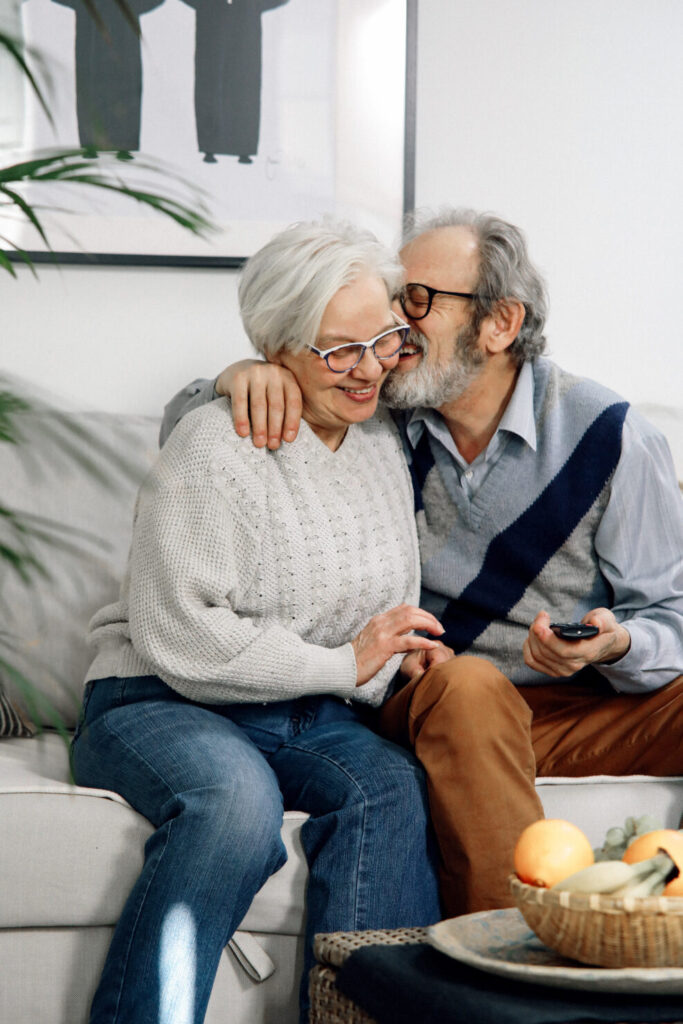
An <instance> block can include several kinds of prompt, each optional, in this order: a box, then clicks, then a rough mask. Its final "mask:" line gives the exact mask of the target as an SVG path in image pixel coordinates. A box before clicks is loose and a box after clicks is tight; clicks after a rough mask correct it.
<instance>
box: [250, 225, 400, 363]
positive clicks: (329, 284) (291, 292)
mask: <svg viewBox="0 0 683 1024" xmlns="http://www.w3.org/2000/svg"><path fill="white" fill-rule="evenodd" d="M401 273H402V269H401V265H400V263H399V261H398V258H397V257H396V256H394V255H393V254H392V253H391V252H390V250H389V249H387V248H385V246H383V245H382V244H381V243H380V242H379V241H378V240H377V239H376V238H375V236H374V235H373V234H372V233H371V232H370V231H366V230H364V229H362V228H358V227H355V226H354V225H353V224H349V223H347V222H339V221H332V220H329V221H328V220H325V221H311V222H307V223H300V224H293V225H292V226H291V227H288V228H286V229H285V230H284V231H281V232H280V233H279V234H277V235H275V237H274V238H271V240H270V241H269V242H267V243H266V245H264V246H263V248H261V249H259V250H258V252H256V253H254V255H253V256H251V257H250V258H249V259H248V260H247V262H246V263H245V265H244V268H243V270H242V274H241V277H240V283H239V291H238V295H239V304H240V313H241V316H242V323H243V324H244V329H245V331H246V332H247V336H248V337H249V340H250V341H251V343H252V345H253V346H254V348H255V349H256V350H257V351H258V352H260V353H261V354H262V355H265V356H267V355H273V354H274V353H276V352H281V351H282V350H283V349H288V350H289V351H291V352H299V351H301V350H302V349H304V348H305V347H306V345H314V344H315V342H316V338H317V335H318V330H319V328H320V321H321V320H322V318H323V314H324V312H325V308H326V307H327V304H328V302H329V301H330V299H332V298H333V296H334V295H336V293H337V292H338V291H339V289H340V288H343V287H344V286H345V285H348V284H351V283H352V282H353V281H355V280H356V279H357V278H359V277H361V276H364V275H365V274H370V275H373V276H375V277H379V278H381V279H382V280H383V281H384V283H385V285H386V287H387V292H388V295H389V296H390V297H391V296H393V295H394V293H395V292H396V290H397V288H398V287H399V285H400V281H401Z"/></svg>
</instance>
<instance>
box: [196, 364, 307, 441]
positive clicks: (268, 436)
mask: <svg viewBox="0 0 683 1024" xmlns="http://www.w3.org/2000/svg"><path fill="white" fill-rule="evenodd" d="M215 386H216V392H217V394H219V395H226V396H228V397H229V398H230V401H231V403H232V415H233V419H234V421H235V430H236V431H237V433H238V434H239V435H240V437H249V431H250V430H251V435H252V440H253V442H254V445H255V447H256V448H263V447H264V446H265V445H266V444H267V445H268V447H269V448H270V449H273V450H274V449H275V448H279V447H280V442H281V441H282V439H283V438H284V440H285V441H293V440H294V438H295V437H296V435H297V432H298V430H299V423H300V422H301V389H300V388H299V385H298V384H297V380H296V377H295V376H294V374H293V373H292V372H291V371H290V370H287V369H286V368H285V367H284V366H279V365H277V364H276V363H264V362H261V361H260V360H257V359H242V360H241V361H240V362H239V363H232V365H230V366H227V367H226V368H225V369H224V370H223V372H222V373H221V374H219V376H218V377H217V379H216V385H215Z"/></svg>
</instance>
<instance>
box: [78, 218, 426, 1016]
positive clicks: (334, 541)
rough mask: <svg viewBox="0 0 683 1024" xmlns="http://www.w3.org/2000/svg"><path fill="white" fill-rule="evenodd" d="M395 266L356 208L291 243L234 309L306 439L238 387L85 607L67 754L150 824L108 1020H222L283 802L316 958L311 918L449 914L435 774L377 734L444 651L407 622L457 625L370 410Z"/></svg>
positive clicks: (397, 341) (162, 479) (106, 978)
mask: <svg viewBox="0 0 683 1024" xmlns="http://www.w3.org/2000/svg"><path fill="white" fill-rule="evenodd" d="M399 273H400V271H399V268H398V266H397V265H396V264H395V263H394V260H393V258H392V257H390V256H389V255H388V254H387V253H386V252H385V250H384V249H383V248H382V247H381V246H380V245H379V243H378V242H377V241H376V240H375V239H374V238H373V237H372V236H371V235H368V234H366V233H364V232H360V231H358V230H357V229H355V228H352V227H351V226H349V225H319V224H308V225H297V226H295V227H293V228H290V229H289V230H287V231H285V232H283V233H282V234H280V235H278V236H276V237H275V238H274V239H273V240H272V241H271V242H270V243H269V244H268V245H266V246H265V247H264V248H263V249H262V250H260V251H259V252H258V253H257V254H256V255H255V256H253V257H252V258H251V259H250V260H249V261H248V263H247V265H246V267H245V269H244V272H243V275H242V278H241V283H240V292H239V294H240V304H241V310H242V317H243V321H244V325H245V328H246V331H247V333H248V335H249V337H250V338H251V340H252V342H253V343H254V345H255V347H256V348H257V349H258V350H259V351H260V352H262V353H263V354H265V356H266V358H268V359H270V360H273V361H274V362H278V363H280V364H282V365H283V366H286V367H288V368H289V369H290V370H291V371H292V372H293V374H294V375H295V376H296V379H297V381H298V384H299V386H300V388H301V391H302V396H303V418H304V422H303V424H302V428H301V431H300V433H299V437H298V438H297V440H296V442H295V443H294V444H292V445H288V446H287V447H286V448H284V449H282V450H279V451H275V452H271V451H268V450H267V449H256V448H254V447H253V445H252V443H251V440H250V439H248V438H240V437H238V436H237V435H236V433H235V432H234V430H233V429H232V428H231V427H230V426H229V425H228V424H226V415H228V413H229V409H228V406H227V402H226V400H225V399H219V400H218V401H216V402H214V403H212V404H209V405H206V406H204V407H202V408H201V409H198V410H196V411H194V412H192V413H191V414H190V415H188V416H186V417H185V418H184V419H183V420H182V422H181V423H180V424H179V425H178V426H177V427H176V428H175V430H174V431H173V433H172V434H171V436H170V438H169V440H168V442H167V443H166V445H165V446H164V448H163V449H162V451H161V454H160V456H159V458H158V461H157V463H156V465H155V467H154V469H153V470H152V472H151V474H150V476H149V477H148V479H147V480H146V482H145V483H144V485H143V487H142V488H141V490H140V494H139V498H138V504H137V509H136V517H135V524H134V530H133V540H132V547H131V553H130V559H129V566H128V570H127V573H126V576H125V579H124V582H123V585H122V588H121V594H120V600H119V601H118V602H117V603H116V604H113V605H109V606H108V607H106V608H104V609H102V610H101V611H100V612H99V613H98V614H97V615H96V616H95V617H94V619H93V621H92V623H91V635H92V641H93V644H94V646H95V647H96V649H97V653H96V656H95V659H94V661H93V664H92V666H91V668H90V671H89V673H88V676H87V679H86V689H85V697H84V704H83V712H82V716H81V717H82V722H81V725H80V727H79V729H78V730H77V734H76V737H75V739H74V744H73V766H74V774H75V778H76V781H77V782H78V783H80V784H82V785H86V786H96V787H102V788H106V789H111V790H115V791H116V792H118V793H120V794H122V795H123V796H124V797H125V798H126V800H128V802H129V803H130V804H132V806H133V807H135V808H136V809H137V810H138V811H139V812H140V813H141V814H143V815H144V816H145V817H146V818H148V819H149V820H150V821H151V822H152V824H153V825H154V827H155V829H156V831H155V832H154V834H153V835H152V837H151V838H150V840H149V841H148V843H147V845H146V849H145V863H144V867H143V870H142V874H141V875H140V878H139V880H138V882H137V883H136V885H135V887H134V889H133V891H132V893H131V895H130V897H129V899H128V901H127V903H126V906H125V908H124V910H123V913H122V915H121V919H120V921H119V923H118V926H117V928H116V931H115V935H114V938H113V941H112V946H111V949H110V951H109V955H108V958H107V961H106V964H105V968H104V973H103V976H102V979H101V982H100V985H99V988H98V990H97V993H96V995H95V998H94V1002H93V1008H92V1016H91V1021H92V1022H97V1024H104V1022H107V1024H109V1022H111V1024H113V1022H115V1021H116V1022H117V1024H124V1022H125V1024H144V1022H152V1021H154V1022H155V1024H156V1022H161V1021H163V1022H164V1024H171V1022H179V1021H182V1022H190V1021H191V1022H197V1024H198V1022H200V1021H202V1020H203V1019H204V1014H205V1010H206V1006H207V1002H208V999H209V995H210V993H211V987H212V983H213V980H214V976H215V972H216V969H217V965H218V961H219V957H220V955H221V951H222V949H223V947H224V946H225V945H226V943H227V942H228V940H229V939H230V937H231V935H232V934H233V932H234V931H235V929H236V928H237V927H238V925H239V924H240V922H241V920H242V919H243V917H244V915H245V913H246V911H247V909H248V907H249V905H250V903H251V901H252V899H253V898H254V895H255V894H256V893H257V892H258V890H259V889H260V888H261V886H262V885H263V883H264V882H265V881H266V879H267V878H268V877H269V876H270V875H271V874H273V872H275V871H277V870H278V868H280V867H281V866H282V864H283V862H284V860H285V851H284V848H283V845H282V841H281V838H280V828H281V825H282V814H283V809H290V808H292V809H293V808H296V809H299V810H303V811H306V812H308V813H309V815H310V817H309V819H308V820H307V821H306V823H305V824H304V825H303V828H302V842H303V846H304V850H305V853H306V857H307V860H308V865H309V869H310V870H309V883H308V893H307V935H306V946H307V949H306V968H307V969H308V967H309V966H310V964H311V960H312V937H313V935H314V933H315V932H327V931H337V930H355V929H366V928H388V927H397V926H409V925H424V924H428V923H430V922H433V921H435V920H437V919H438V917H439V907H438V897H437V881H436V873H435V865H434V864H433V863H432V857H431V844H430V841H429V827H428V811H427V799H426V793H425V786H424V782H423V776H422V771H421V768H420V766H419V765H418V764H417V762H416V761H415V759H414V758H413V756H412V755H411V754H410V753H408V752H407V751H405V750H403V749H401V748H399V747H397V746H394V745H393V744H391V743H390V742H388V741H386V740H384V739H382V738H380V737H379V736H378V735H376V734H375V733H374V732H373V731H372V730H371V729H370V728H369V723H371V722H372V719H373V709H374V708H376V707H377V706H378V705H380V704H381V702H382V701H383V699H384V697H385V695H386V693H387V689H388V687H389V684H390V682H391V679H392V677H393V675H394V674H395V672H396V670H397V668H398V665H399V663H400V661H401V659H402V657H403V655H404V654H405V652H408V651H429V650H431V649H433V648H434V647H435V646H436V642H435V641H433V640H430V639H428V638H426V637H421V636H417V635H414V634H413V633H412V632H411V631H413V630H420V631H422V632H429V633H432V634H434V635H438V634H439V633H441V632H442V630H441V627H440V625H439V623H438V622H437V621H436V620H435V619H434V618H433V616H431V615H430V614H428V613H427V612H424V611H422V610H420V609H419V608H417V607H415V602H416V601H417V598H418V593H419V559H418V549H417V539H416V534H415V525H414V516H413V511H412V493H411V486H410V481H409V477H408V471H407V469H406V464H405V460H404V459H403V457H402V454H401V448H400V441H399V438H398V436H397V434H396V432H395V429H394V427H393V426H392V424H391V422H390V421H389V420H388V419H387V418H386V417H385V416H377V417H374V414H375V412H376V409H377V400H378V395H379V390H380V387H381V384H382V382H383V380H384V378H385V376H386V374H387V372H388V371H389V370H390V369H391V368H392V367H394V366H395V365H396V362H397V360H398V354H399V350H400V348H401V346H402V344H403V342H404V340H405V337H406V333H407V328H406V326H405V325H404V324H403V323H402V321H400V320H399V318H398V317H397V316H396V315H395V314H394V313H392V311H391V306H390V299H389V296H390V295H391V294H392V293H393V290H394V286H395V283H396V280H397V277H398V275H399ZM169 943H170V945H172V947H173V950H174V956H173V968H172V970H171V971H168V972H164V970H163V967H160V965H163V963H164V962H165V961H164V955H163V951H164V948H167V947H168V945H169ZM164 944H166V947H165V946H164ZM174 1007H175V1009H174ZM305 1012H306V997H305V984H304V985H303V986H302V1014H303V1015H304V1018H305Z"/></svg>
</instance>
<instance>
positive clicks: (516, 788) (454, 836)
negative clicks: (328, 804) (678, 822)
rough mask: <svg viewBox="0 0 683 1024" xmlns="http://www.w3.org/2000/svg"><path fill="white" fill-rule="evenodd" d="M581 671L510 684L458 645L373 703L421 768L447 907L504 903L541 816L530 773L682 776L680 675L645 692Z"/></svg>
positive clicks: (451, 912)
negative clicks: (519, 851) (522, 843)
mask: <svg viewBox="0 0 683 1024" xmlns="http://www.w3.org/2000/svg"><path fill="white" fill-rule="evenodd" d="M584 675H585V676H586V679H585V681H583V679H582V681H578V680H577V681H576V682H568V683H564V682H562V681H558V682H553V683H550V684H548V685H542V686H519V687H517V686H513V685H512V683H511V682H510V681H509V680H508V679H507V678H506V677H505V676H504V675H503V674H502V673H501V672H499V671H498V669H496V668H495V667H494V666H493V665H492V664H491V663H490V662H488V661H485V660H484V659H482V658H475V657H470V656H467V655H463V656H460V657H456V658H451V659H450V660H449V661H447V662H444V663H443V664H441V665H437V666H436V667H434V668H432V669H429V670H428V671H427V672H425V674H424V675H423V676H422V677H421V678H420V679H418V680H417V681H416V682H414V683H410V684H408V685H407V686H406V687H404V689H402V690H399V691H398V693H396V694H394V696H393V697H390V698H389V700H388V701H387V702H386V703H385V705H384V706H383V708H382V709H381V712H380V718H379V731H380V732H381V733H382V735H383V736H386V737H387V738H388V739H391V740H393V741H394V742H397V743H402V744H403V745H405V746H410V747H412V748H413V749H414V751H415V753H416V755H417V757H418V759H419V760H420V761H421V762H422V764H423V766H424V768H425V771H426V773H427V780H428V787H429V799H430V807H431V814H432V821H433V823H434V829H435V832H436V837H437V840H438V844H439V852H440V861H441V868H440V870H441V897H442V902H443V909H444V914H445V916H446V917H454V916H456V915H458V914H467V913H472V912H474V911H478V910H488V909H491V908H496V907H507V906H511V904H512V901H511V899H510V894H509V890H508V881H507V880H508V876H509V875H510V873H511V872H512V870H513V851H514V847H515V843H516V841H517V839H518V837H519V835H520V833H521V832H522V830H523V829H524V828H525V827H526V826H527V825H529V824H530V823H531V822H532V821H536V820H537V819H538V818H542V817H543V808H542V806H541V802H540V800H539V798H538V796H537V794H536V789H535V786H534V780H535V778H536V776H537V775H565V776H583V775H594V774H605V775H633V774H641V773H642V774H649V775H679V774H680V775H683V676H679V677H678V679H676V680H674V682H672V683H669V684H668V685H667V686H664V687H662V688H661V689H659V690H655V691H653V692H651V693H645V694H642V695H641V694H619V693H616V692H615V691H614V690H612V688H611V687H610V686H609V684H608V683H607V682H606V681H605V680H604V679H603V678H602V677H601V676H600V675H599V674H598V673H597V672H594V671H589V672H587V673H584ZM607 824H610V825H611V824H614V825H618V824H620V822H608V823H607Z"/></svg>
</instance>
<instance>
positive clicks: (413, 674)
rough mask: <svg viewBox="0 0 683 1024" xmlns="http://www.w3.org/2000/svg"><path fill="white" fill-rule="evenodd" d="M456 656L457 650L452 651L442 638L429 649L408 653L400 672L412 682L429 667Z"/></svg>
mask: <svg viewBox="0 0 683 1024" xmlns="http://www.w3.org/2000/svg"><path fill="white" fill-rule="evenodd" d="M454 657H455V651H452V650H451V648H450V647H446V645H445V644H442V643H441V641H440V640H437V641H436V646H434V647H430V648H429V650H426V651H411V652H410V654H406V656H405V658H404V659H403V661H402V662H401V667H400V669H399V673H400V674H401V675H402V676H404V677H405V678H406V679H407V680H408V682H409V683H412V682H413V681H414V680H416V679H419V678H420V677H421V676H423V675H424V674H425V672H426V671H427V669H428V668H433V667H434V665H440V664H441V662H443V661H449V660H450V659H451V658H454Z"/></svg>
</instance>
